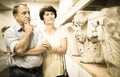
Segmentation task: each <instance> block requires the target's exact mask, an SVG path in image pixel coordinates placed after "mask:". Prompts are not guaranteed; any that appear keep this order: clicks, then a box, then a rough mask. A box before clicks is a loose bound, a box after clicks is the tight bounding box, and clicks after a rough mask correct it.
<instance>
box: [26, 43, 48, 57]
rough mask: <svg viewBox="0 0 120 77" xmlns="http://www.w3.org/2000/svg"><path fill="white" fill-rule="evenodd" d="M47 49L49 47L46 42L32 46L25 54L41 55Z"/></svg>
mask: <svg viewBox="0 0 120 77" xmlns="http://www.w3.org/2000/svg"><path fill="white" fill-rule="evenodd" d="M47 49H48V48H47V45H46V44H41V45H37V46H36V47H34V48H31V49H29V50H28V51H26V52H25V53H24V55H40V54H42V53H43V52H45V51H47Z"/></svg>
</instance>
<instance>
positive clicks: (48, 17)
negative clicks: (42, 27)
mask: <svg viewBox="0 0 120 77" xmlns="http://www.w3.org/2000/svg"><path fill="white" fill-rule="evenodd" d="M43 21H44V23H45V24H54V21H55V14H54V13H53V12H51V11H45V13H44V15H43Z"/></svg>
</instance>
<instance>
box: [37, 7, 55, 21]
mask: <svg viewBox="0 0 120 77" xmlns="http://www.w3.org/2000/svg"><path fill="white" fill-rule="evenodd" d="M45 11H50V12H53V13H54V14H55V18H56V17H57V13H56V9H55V8H54V7H53V6H51V5H45V6H44V7H43V8H41V9H40V12H39V16H40V19H41V20H43V15H44V14H45Z"/></svg>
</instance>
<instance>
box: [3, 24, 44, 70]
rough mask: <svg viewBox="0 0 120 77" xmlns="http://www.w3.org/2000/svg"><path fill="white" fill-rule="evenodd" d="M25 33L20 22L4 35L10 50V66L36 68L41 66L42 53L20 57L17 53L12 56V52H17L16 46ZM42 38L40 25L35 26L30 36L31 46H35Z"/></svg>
mask: <svg viewBox="0 0 120 77" xmlns="http://www.w3.org/2000/svg"><path fill="white" fill-rule="evenodd" d="M23 35H24V30H23V28H22V27H21V26H20V25H19V24H17V25H14V26H11V27H10V28H9V29H7V30H6V32H5V36H4V37H5V42H6V47H7V50H8V59H7V60H8V64H9V65H10V66H18V67H23V68H34V67H38V66H40V65H41V64H42V61H43V58H42V56H41V55H38V56H23V57H18V56H17V55H14V56H11V54H15V53H14V47H15V45H16V44H17V42H18V41H19V40H20V39H21V38H22V37H23ZM42 38H43V36H42V33H41V31H40V29H39V27H35V28H34V29H33V33H32V34H31V37H30V39H31V40H30V43H29V48H33V47H35V46H36V45H37V44H38V43H40V42H41V40H42Z"/></svg>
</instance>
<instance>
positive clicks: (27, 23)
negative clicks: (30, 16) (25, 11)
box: [24, 21, 33, 34]
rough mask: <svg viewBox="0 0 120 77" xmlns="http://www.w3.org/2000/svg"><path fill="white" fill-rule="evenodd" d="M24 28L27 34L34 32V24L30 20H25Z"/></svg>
mask: <svg viewBox="0 0 120 77" xmlns="http://www.w3.org/2000/svg"><path fill="white" fill-rule="evenodd" d="M24 30H25V33H27V34H31V33H32V30H33V26H32V25H31V24H30V22H29V21H25V22H24Z"/></svg>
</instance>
